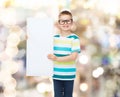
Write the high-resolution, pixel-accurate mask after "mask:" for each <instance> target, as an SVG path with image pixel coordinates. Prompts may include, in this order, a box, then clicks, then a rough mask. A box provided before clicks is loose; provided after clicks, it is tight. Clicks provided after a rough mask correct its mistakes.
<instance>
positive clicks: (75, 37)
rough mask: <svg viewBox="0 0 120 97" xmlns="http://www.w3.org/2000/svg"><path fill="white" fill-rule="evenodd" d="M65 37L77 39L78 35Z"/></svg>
mask: <svg viewBox="0 0 120 97" xmlns="http://www.w3.org/2000/svg"><path fill="white" fill-rule="evenodd" d="M67 38H74V39H79V37H78V36H76V35H70V36H68V37H67Z"/></svg>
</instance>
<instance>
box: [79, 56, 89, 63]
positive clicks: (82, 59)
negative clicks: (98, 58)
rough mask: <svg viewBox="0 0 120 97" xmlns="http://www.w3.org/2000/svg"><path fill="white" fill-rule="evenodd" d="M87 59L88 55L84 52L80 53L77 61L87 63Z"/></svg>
mask: <svg viewBox="0 0 120 97" xmlns="http://www.w3.org/2000/svg"><path fill="white" fill-rule="evenodd" d="M88 60H89V58H88V55H86V54H81V55H80V56H79V62H80V63H81V64H87V63H88Z"/></svg>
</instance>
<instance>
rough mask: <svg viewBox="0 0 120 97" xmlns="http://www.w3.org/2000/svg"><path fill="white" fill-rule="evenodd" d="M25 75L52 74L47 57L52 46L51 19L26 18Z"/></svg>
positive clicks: (50, 64) (51, 67) (51, 66)
mask: <svg viewBox="0 0 120 97" xmlns="http://www.w3.org/2000/svg"><path fill="white" fill-rule="evenodd" d="M27 35H28V39H27V50H26V51H27V65H26V75H27V76H52V74H53V64H52V61H51V60H49V59H48V58H47V55H48V54H49V53H52V48H53V20H52V19H51V18H28V19H27Z"/></svg>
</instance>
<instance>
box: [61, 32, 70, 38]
mask: <svg viewBox="0 0 120 97" xmlns="http://www.w3.org/2000/svg"><path fill="white" fill-rule="evenodd" d="M71 33H72V32H71V31H61V33H60V35H61V36H63V37H64V36H68V35H70V34H71Z"/></svg>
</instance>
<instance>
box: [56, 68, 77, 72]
mask: <svg viewBox="0 0 120 97" xmlns="http://www.w3.org/2000/svg"><path fill="white" fill-rule="evenodd" d="M54 71H57V72H76V68H54Z"/></svg>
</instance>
